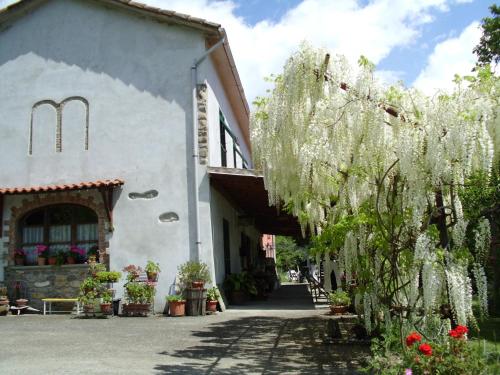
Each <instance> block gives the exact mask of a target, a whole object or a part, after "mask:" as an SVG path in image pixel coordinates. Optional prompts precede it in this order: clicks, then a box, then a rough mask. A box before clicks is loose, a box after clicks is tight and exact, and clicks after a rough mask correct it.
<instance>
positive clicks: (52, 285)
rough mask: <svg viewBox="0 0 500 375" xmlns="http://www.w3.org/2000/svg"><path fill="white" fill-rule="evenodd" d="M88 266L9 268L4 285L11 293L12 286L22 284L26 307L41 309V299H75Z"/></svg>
mask: <svg viewBox="0 0 500 375" xmlns="http://www.w3.org/2000/svg"><path fill="white" fill-rule="evenodd" d="M87 270H88V265H86V264H71V265H63V266H11V267H7V268H6V270H5V271H6V272H5V284H6V285H7V288H9V295H10V294H11V293H12V291H11V289H12V288H13V286H12V284H13V283H14V282H16V281H21V282H23V285H25V286H26V288H27V290H26V292H27V299H28V300H29V302H28V305H29V306H32V307H34V308H37V309H41V308H42V307H43V302H42V301H41V299H42V298H50V297H52V298H75V297H77V296H78V292H79V288H80V284H81V283H82V281H83V279H85V277H86V276H87Z"/></svg>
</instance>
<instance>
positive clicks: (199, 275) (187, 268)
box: [178, 261, 210, 289]
mask: <svg viewBox="0 0 500 375" xmlns="http://www.w3.org/2000/svg"><path fill="white" fill-rule="evenodd" d="M178 270H179V282H180V284H181V285H182V288H183V289H185V288H187V287H188V286H189V285H191V283H192V282H193V281H203V282H205V283H208V282H210V272H209V271H208V266H207V265H206V264H205V263H203V262H195V261H188V262H186V263H183V264H181V265H180V266H179V268H178Z"/></svg>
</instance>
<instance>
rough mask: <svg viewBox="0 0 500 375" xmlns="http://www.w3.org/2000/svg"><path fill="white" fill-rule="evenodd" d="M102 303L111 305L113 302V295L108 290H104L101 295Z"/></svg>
mask: <svg viewBox="0 0 500 375" xmlns="http://www.w3.org/2000/svg"><path fill="white" fill-rule="evenodd" d="M101 298H102V303H111V302H113V295H112V294H111V291H110V290H109V289H107V290H105V291H103V292H102V294H101Z"/></svg>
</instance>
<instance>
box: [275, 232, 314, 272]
mask: <svg viewBox="0 0 500 375" xmlns="http://www.w3.org/2000/svg"><path fill="white" fill-rule="evenodd" d="M306 258H307V248H305V247H302V246H298V245H297V243H296V242H295V241H294V240H293V239H292V238H291V237H283V236H276V266H277V267H278V269H279V270H281V271H288V270H290V269H296V268H297V266H299V265H300V264H301V263H302V262H303V261H304V260H306Z"/></svg>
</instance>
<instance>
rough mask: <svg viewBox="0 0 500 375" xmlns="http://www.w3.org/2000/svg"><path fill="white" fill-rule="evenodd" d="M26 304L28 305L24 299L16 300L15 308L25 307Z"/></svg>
mask: <svg viewBox="0 0 500 375" xmlns="http://www.w3.org/2000/svg"><path fill="white" fill-rule="evenodd" d="M27 303H28V300H27V299H24V298H20V299H16V305H17V307H23V306H26V304H27Z"/></svg>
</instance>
